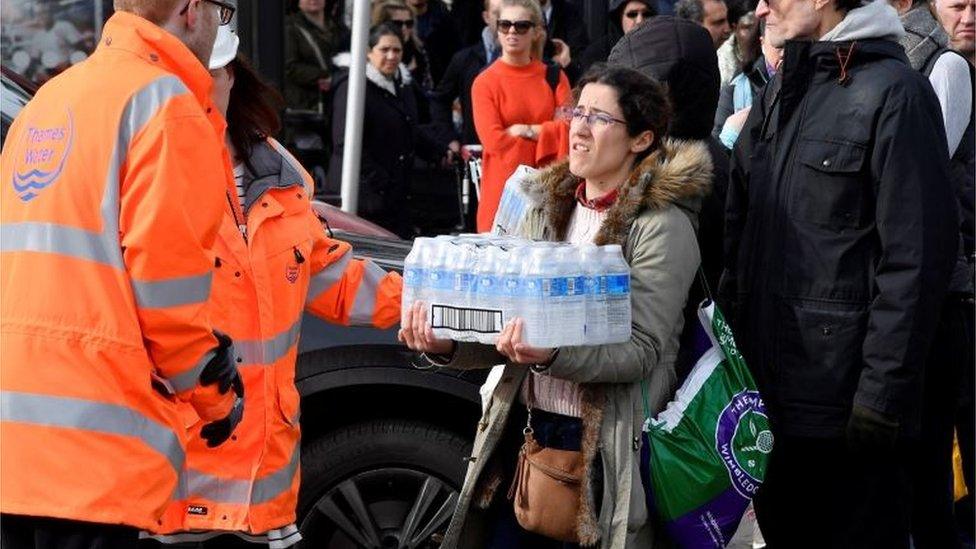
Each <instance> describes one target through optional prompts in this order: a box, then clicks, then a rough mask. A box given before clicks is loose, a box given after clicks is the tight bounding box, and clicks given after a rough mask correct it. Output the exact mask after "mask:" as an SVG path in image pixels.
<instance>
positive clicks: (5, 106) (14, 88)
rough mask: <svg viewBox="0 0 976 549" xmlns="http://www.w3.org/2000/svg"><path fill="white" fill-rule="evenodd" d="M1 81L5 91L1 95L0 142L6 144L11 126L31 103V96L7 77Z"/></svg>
mask: <svg viewBox="0 0 976 549" xmlns="http://www.w3.org/2000/svg"><path fill="white" fill-rule="evenodd" d="M0 80H2V82H3V91H2V93H0V125H2V127H0V142H2V143H6V141H7V130H8V129H10V124H12V123H13V121H14V118H16V117H17V114H18V113H20V110H21V109H23V108H24V105H26V104H27V102H28V101H30V94H29V93H27V91H26V90H24V88H22V87H20V86H18V85H17V83H16V82H14V81H13V80H11V79H9V78H7V77H6V76H4V77H3V78H2V79H0Z"/></svg>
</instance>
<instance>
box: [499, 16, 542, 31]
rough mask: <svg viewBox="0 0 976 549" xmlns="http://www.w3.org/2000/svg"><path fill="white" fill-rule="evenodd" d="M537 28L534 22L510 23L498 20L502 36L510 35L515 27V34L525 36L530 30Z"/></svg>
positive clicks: (506, 20)
mask: <svg viewBox="0 0 976 549" xmlns="http://www.w3.org/2000/svg"><path fill="white" fill-rule="evenodd" d="M534 26H535V23H533V22H532V21H526V20H521V21H509V20H508V19H499V20H498V32H500V33H502V34H508V31H510V30H512V27H515V34H525V33H527V32H529V29H531V28H532V27H534Z"/></svg>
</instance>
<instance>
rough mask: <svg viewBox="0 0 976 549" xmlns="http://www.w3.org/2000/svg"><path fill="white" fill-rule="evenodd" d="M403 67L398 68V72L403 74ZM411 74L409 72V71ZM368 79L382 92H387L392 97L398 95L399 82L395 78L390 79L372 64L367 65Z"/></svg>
mask: <svg viewBox="0 0 976 549" xmlns="http://www.w3.org/2000/svg"><path fill="white" fill-rule="evenodd" d="M401 67H403V65H400V66H399V67H397V72H398V73H402V72H403V71H402V69H401ZM407 72H409V71H407ZM366 79H367V80H369V81H370V82H372V83H373V84H375V85H376V87H378V88H380V89H381V90H385V91H387V92H388V93H390V94H391V95H397V88H398V86H397V82H396V80H395V79H394V78H390V77H388V76H386V75H384V74H383V73H381V72H380V70H379V69H377V68H376V67H374V66H373V64H372V63H366Z"/></svg>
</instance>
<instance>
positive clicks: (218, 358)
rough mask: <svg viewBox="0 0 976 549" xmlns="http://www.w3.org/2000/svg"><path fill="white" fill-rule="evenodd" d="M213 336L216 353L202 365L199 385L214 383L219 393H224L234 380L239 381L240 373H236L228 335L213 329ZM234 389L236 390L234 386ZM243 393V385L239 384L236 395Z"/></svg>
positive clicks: (231, 345)
mask: <svg viewBox="0 0 976 549" xmlns="http://www.w3.org/2000/svg"><path fill="white" fill-rule="evenodd" d="M214 337H216V338H217V350H216V354H215V355H214V357H213V358H211V359H210V361H209V362H207V365H206V366H204V367H203V371H202V372H200V385H210V384H212V383H216V384H217V389H218V390H219V391H220V394H224V393H226V392H227V390H228V389H230V388H231V386H233V385H234V384H235V382H236V383H240V381H241V374H240V373H238V371H237V366H235V365H234V353H232V352H231V349H233V348H234V345H233V342H232V341H231V339H230V337H228V336H227V335H226V334H222V333H220V332H218V331H216V330H214ZM234 390H235V391H236V390H237V387H236V386H235V387H234ZM243 394H244V386H243V385H241V388H240V391H238V392H237V396H242V395H243Z"/></svg>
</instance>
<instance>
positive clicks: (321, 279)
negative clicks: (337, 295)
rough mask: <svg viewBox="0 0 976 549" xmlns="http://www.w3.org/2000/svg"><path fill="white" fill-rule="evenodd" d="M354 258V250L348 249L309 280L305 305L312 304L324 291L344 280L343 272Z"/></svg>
mask: <svg viewBox="0 0 976 549" xmlns="http://www.w3.org/2000/svg"><path fill="white" fill-rule="evenodd" d="M351 260H352V250H349V251H346V253H344V254H342V257H340V258H339V259H337V260H335V261H333V262H332V264H331V265H329V266H328V267H326V268H324V269H322V270H321V271H319V272H318V273H316V274H315V276H313V277H312V278H311V280H309V282H308V294H306V296H305V305H310V304H311V303H312V302H314V301H315V300H316V299H318V298H319V297H321V296H322V294H323V293H325V292H327V291H329V289H330V288H332V286H334V285H335V283H336V282H339V281H340V280H342V274H343V273H345V272H346V267H348V266H349V261H351Z"/></svg>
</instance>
